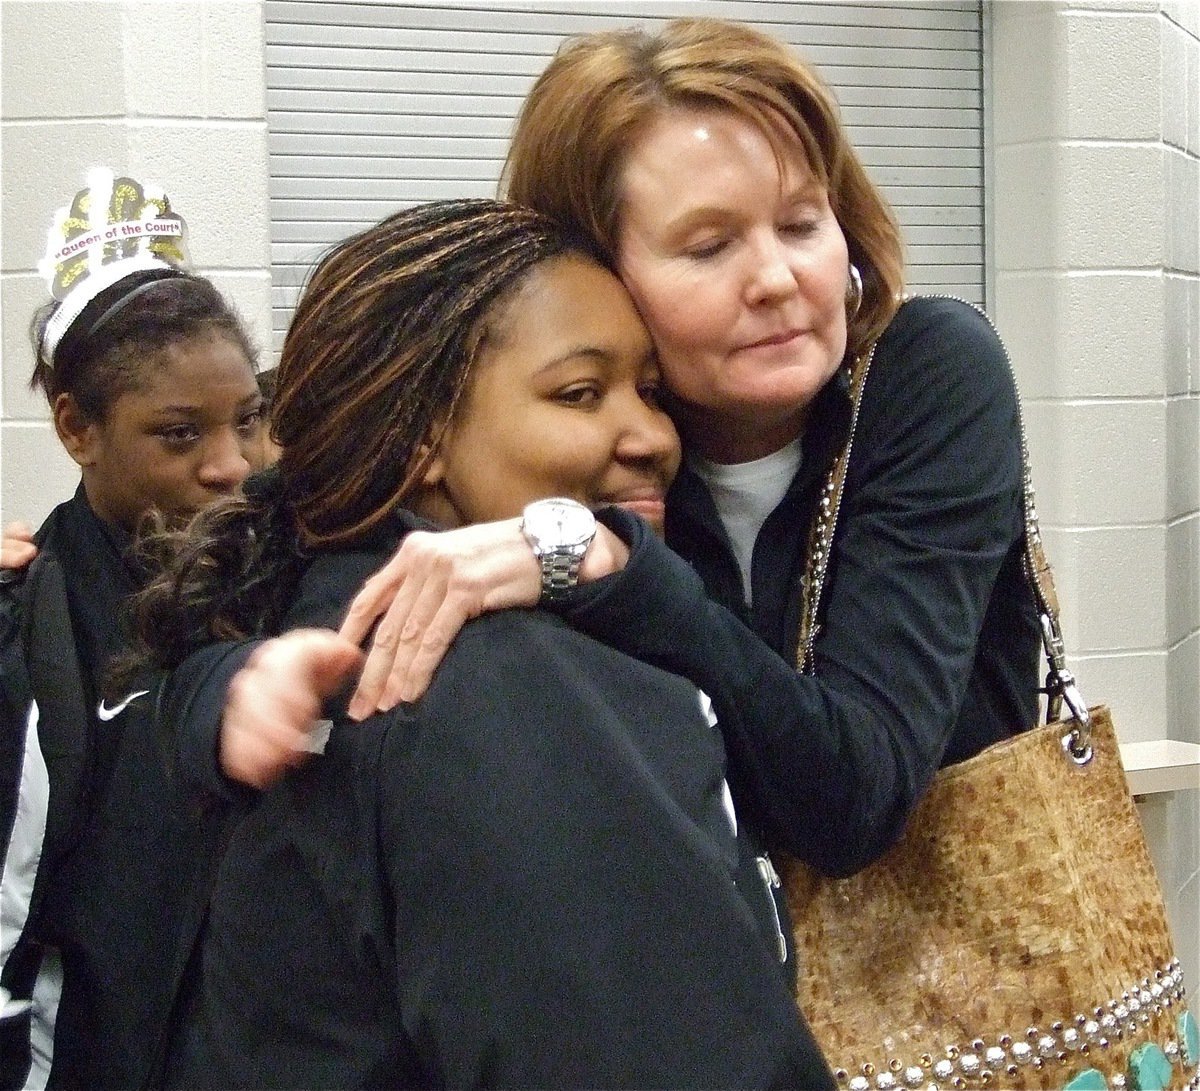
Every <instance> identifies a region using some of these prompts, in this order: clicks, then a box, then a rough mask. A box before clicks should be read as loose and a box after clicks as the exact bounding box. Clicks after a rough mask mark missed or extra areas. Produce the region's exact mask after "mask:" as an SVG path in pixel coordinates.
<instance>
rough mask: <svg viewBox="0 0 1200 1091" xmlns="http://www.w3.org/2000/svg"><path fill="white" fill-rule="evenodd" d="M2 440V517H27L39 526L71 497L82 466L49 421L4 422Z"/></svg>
mask: <svg viewBox="0 0 1200 1091" xmlns="http://www.w3.org/2000/svg"><path fill="white" fill-rule="evenodd" d="M0 444H2V445H3V448H4V451H3V471H2V472H0V521H10V520H13V519H24V520H25V521H26V522H27V523H31V524H32V525H33V526H35V527H36V526H38V525H39V524H40V523H41V522H42V520H43V519H45V518H46V516H47V515H49V514H50V511H51V509H52V508H53V507H54V505H55V504H61V503H62V502H63V501H64V500H68V499H70V497H71V494H72V493H73V492H74V491H75V486H76V485H78V484H79V467H78V466H76V465H75V463H74V462H72V461H71V459H70V457H69V456H68V455H67V453H66V451H64V450H63V448H62V445H61V444H60V443H59V442H58V437H57V436H55V434H54V431H53V429H52V428H51V427H50V425H49V424H33V425H19V424H10V423H8V422H5V423H4V424H0Z"/></svg>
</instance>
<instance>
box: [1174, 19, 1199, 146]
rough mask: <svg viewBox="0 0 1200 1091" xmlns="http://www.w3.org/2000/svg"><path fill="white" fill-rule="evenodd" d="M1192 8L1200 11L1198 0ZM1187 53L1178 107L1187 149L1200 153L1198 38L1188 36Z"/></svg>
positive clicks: (1186, 42) (1185, 45)
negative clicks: (1185, 118)
mask: <svg viewBox="0 0 1200 1091" xmlns="http://www.w3.org/2000/svg"><path fill="white" fill-rule="evenodd" d="M1192 3H1193V9H1194V10H1195V11H1197V12H1200V0H1192ZM1184 52H1185V54H1186V55H1187V86H1186V87H1185V89H1184V92H1183V94H1181V95H1180V101H1179V107H1180V110H1181V111H1182V112H1183V113H1184V114H1185V115H1186V117H1187V149H1188V151H1189V152H1191V153H1192V155H1200V40H1197V39H1196V38H1195V37H1189V38H1187V39H1186V41H1185V42H1184Z"/></svg>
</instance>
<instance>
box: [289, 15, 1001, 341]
mask: <svg viewBox="0 0 1200 1091" xmlns="http://www.w3.org/2000/svg"><path fill="white" fill-rule="evenodd" d="M265 7H266V18H267V27H266V40H267V105H268V126H269V129H270V193H271V221H272V224H271V262H272V268H273V273H274V285H275V288H274V293H275V294H274V311H275V317H274V325H275V330H276V335H275V337H276V347H278V344H279V343H280V342H281V340H282V331H283V330H284V329H285V328H286V326H287V322H288V320H289V317H290V315H291V310H292V307H293V305H294V302H295V298H296V295H297V292H298V290H299V286H300V285H301V284H302V283H303V279H304V277H305V275H306V273H307V271H308V269H309V268H310V267H311V264H312V262H313V261H314V260H315V258H316V257H317V256H319V255H320V254H321V253H322V252H323V251H324V250H325V249H326V248H327V247H328V246H329V245H330V244H332V243H334V242H336V241H337V240H339V239H341V238H344V237H345V236H346V235H348V234H350V233H351V232H353V231H357V230H359V229H361V228H363V227H366V226H367V225H369V224H371V223H373V222H375V221H376V220H378V219H380V218H382V217H383V216H385V215H387V214H388V213H390V212H393V211H395V210H396V209H398V208H402V207H404V206H406V205H409V204H413V203H415V202H418V201H424V200H430V199H434V198H439V197H452V196H491V195H493V194H494V193H495V188H496V180H497V178H498V176H499V172H500V166H501V163H502V161H503V157H504V151H505V147H506V144H507V139H508V134H509V132H510V129H511V125H512V120H513V118H514V117H515V115H516V111H517V109H518V107H519V105H520V103H521V101H522V99H523V97H524V95H525V94H526V92H527V91H528V89H529V87H530V85H531V84H532V83H533V80H534V78H535V77H536V76H537V74H538V73H539V72H540V71H541V70H542V68H543V67H544V66H545V64H546V61H547V59H548V58H549V57H550V56H551V55H552V54H553V52H554V50H555V48H556V47H557V45H558V43H559V42H560V41H561V40H562V39H563V38H564V37H566V36H567V35H570V34H577V33H580V32H585V31H589V30H595V29H598V28H602V27H613V26H628V25H630V24H633V23H643V24H646V25H650V26H652V25H654V24H655V23H657V22H660V21H661V20H663V19H666V18H670V17H672V16H675V15H682V14H689V15H713V16H719V17H722V18H728V19H736V20H739V21H741V22H745V23H750V24H753V25H755V26H758V27H761V28H762V29H764V30H766V31H768V32H770V33H772V34H775V35H776V36H778V37H780V38H782V39H783V40H785V41H787V42H790V43H792V44H793V45H795V46H796V47H797V49H798V50H799V51H800V53H801V55H802V56H804V57H805V58H806V59H808V60H809V61H811V62H813V63H815V64H816V65H817V66H818V67H819V68H820V69H821V71H822V73H823V74H824V76H825V78H826V80H828V82H829V83H830V84H832V86H833V87H834V89H835V90H836V92H837V95H838V99H839V101H840V102H841V105H842V112H843V117H844V119H845V121H846V124H847V126H848V128H849V130H850V133H851V137H852V139H853V140H854V142H855V144H856V146H857V148H858V149H859V152H860V153H861V155H862V157H863V159H864V161H865V162H866V164H867V166H868V168H869V169H870V171H871V174H872V176H873V177H874V179H875V181H876V182H877V183H878V184H879V185H880V186H881V188H882V189H883V190H884V191H885V192H886V193H887V195H888V197H889V199H890V200H891V201H892V202H893V204H894V205H895V207H896V210H897V214H898V216H899V218H900V221H901V223H902V225H903V227H904V230H905V237H906V240H907V244H908V259H909V270H908V277H909V283H910V285H911V286H912V287H913V288H914V289H921V290H927V291H944V292H952V293H954V294H957V295H961V296H963V297H965V298H967V299H970V300H972V301H974V302H978V303H982V302H983V299H984V277H983V268H984V265H983V258H984V252H983V251H984V222H983V83H982V63H981V56H982V13H981V8H980V0H951V2H938V0H930V2H925V3H914V2H911V0H903V2H898V3H897V2H895V0H876V2H875V3H873V4H869V5H868V4H865V3H785V2H782V0H707V2H705V0H688V2H683V3H680V2H665V0H658V2H655V0H641V2H637V0H523V2H522V0H491V2H490V3H488V2H484V0H475V2H472V3H468V2H466V0H438V2H436V3H432V2H431V3H391V2H378V0H370V2H361V3H353V2H348V0H267V2H266V5H265Z"/></svg>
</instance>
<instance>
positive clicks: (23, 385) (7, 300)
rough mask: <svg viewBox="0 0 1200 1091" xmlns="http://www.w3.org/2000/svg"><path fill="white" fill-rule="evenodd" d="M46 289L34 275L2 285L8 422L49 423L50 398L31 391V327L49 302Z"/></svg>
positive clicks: (1, 407) (1, 405) (2, 403)
mask: <svg viewBox="0 0 1200 1091" xmlns="http://www.w3.org/2000/svg"><path fill="white" fill-rule="evenodd" d="M49 299H50V293H49V292H48V291H47V290H46V285H45V283H44V282H43V280H42V279H41V277H38V276H36V275H34V274H32V273H31V274H26V275H23V276H20V275H18V276H7V277H5V278H4V279H3V281H0V306H2V307H3V309H4V319H3V322H0V326H2V327H3V331H4V341H3V346H2V348H0V353H2V354H3V360H4V378H3V395H2V400H0V412H3V415H4V419H5V420H48V419H49V416H50V410H49V407H48V406H47V404H46V398H45V396H44V395H43V394H42V392H41V391H40V390H39V391H32V390H30V389H29V376H30V375H32V374H33V349H32V347H31V346H30V343H29V323H30V320H31V319H32V317H33V312H34V311H35V310H36V309H37V308H38V307H39V306H41V305H42V303H44V302H47V301H49Z"/></svg>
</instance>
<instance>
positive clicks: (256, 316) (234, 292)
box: [211, 269, 277, 371]
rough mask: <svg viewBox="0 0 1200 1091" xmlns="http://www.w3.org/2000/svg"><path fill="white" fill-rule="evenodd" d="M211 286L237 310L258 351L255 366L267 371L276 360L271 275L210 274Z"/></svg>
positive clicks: (262, 272)
mask: <svg viewBox="0 0 1200 1091" xmlns="http://www.w3.org/2000/svg"><path fill="white" fill-rule="evenodd" d="M211 279H212V282H213V283H214V284H215V285H216V286H217V287H218V288H219V289H220V290H221V292H222V293H223V294H224V295H225V297H226V298H227V299H229V300H230V301H231V302H232V303H233V305H234V306H235V307H236V308H237V311H238V313H239V314H240V315H241V316H242V319H243V320H244V321H245V323H246V326H247V329H248V330H249V331H250V336H251V338H252V340H253V341H254V343H255V345H256V346H257V347H258V353H259V356H258V366H259V367H260V368H261V369H262V370H263V371H266V370H267V369H268V368H271V367H274V366H275V364H276V362H277V360H276V357H275V354H274V353H273V352H272V350H271V274H270V273H268V272H267V271H266V270H265V269H263V270H260V271H258V272H249V273H231V272H216V271H214V272H212V273H211Z"/></svg>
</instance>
